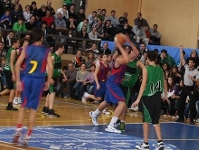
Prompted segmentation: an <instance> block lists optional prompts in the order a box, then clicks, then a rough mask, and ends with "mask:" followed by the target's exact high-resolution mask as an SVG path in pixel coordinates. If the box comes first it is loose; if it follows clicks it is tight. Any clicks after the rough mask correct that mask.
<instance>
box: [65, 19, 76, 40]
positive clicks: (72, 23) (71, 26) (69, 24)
mask: <svg viewBox="0 0 199 150" xmlns="http://www.w3.org/2000/svg"><path fill="white" fill-rule="evenodd" d="M66 26H67V28H68V29H72V31H73V32H74V33H76V26H75V20H74V17H73V16H70V17H69V20H68V21H67V22H66ZM74 33H73V34H74ZM75 36H76V35H75Z"/></svg>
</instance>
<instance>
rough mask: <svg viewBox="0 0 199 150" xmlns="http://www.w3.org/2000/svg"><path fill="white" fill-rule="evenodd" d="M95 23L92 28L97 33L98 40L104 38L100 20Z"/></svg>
mask: <svg viewBox="0 0 199 150" xmlns="http://www.w3.org/2000/svg"><path fill="white" fill-rule="evenodd" d="M96 20H97V22H96V23H94V24H93V26H92V28H96V31H97V33H98V37H99V38H101V39H102V38H104V29H103V24H102V20H101V19H99V18H97V19H96Z"/></svg>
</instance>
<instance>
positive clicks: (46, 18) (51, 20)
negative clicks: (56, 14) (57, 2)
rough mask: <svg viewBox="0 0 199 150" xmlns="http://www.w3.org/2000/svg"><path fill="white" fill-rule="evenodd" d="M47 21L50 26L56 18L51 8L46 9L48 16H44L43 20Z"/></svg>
mask: <svg viewBox="0 0 199 150" xmlns="http://www.w3.org/2000/svg"><path fill="white" fill-rule="evenodd" d="M43 21H45V22H46V24H47V27H50V24H51V23H52V22H54V18H53V17H52V16H51V12H50V11H49V10H46V16H44V17H43V18H42V22H43Z"/></svg>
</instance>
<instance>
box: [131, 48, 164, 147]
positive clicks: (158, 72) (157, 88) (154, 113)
mask: <svg viewBox="0 0 199 150" xmlns="http://www.w3.org/2000/svg"><path fill="white" fill-rule="evenodd" d="M156 59H157V55H156V53H155V52H154V51H149V52H148V54H147V64H148V66H146V68H144V69H142V75H143V79H142V85H141V87H140V91H139V94H138V97H137V100H136V101H135V102H134V103H133V104H132V107H135V106H138V103H139V102H140V100H141V99H142V105H143V132H144V142H143V143H142V144H141V145H137V146H136V148H137V149H149V143H148V134H149V133H148V132H149V123H152V124H153V125H154V128H155V132H156V135H157V138H158V143H157V147H158V150H163V149H164V144H163V142H162V137H161V129H160V124H159V119H160V114H161V108H162V106H161V105H162V100H161V94H162V92H163V89H164V92H165V95H167V88H166V82H165V80H164V73H163V70H162V68H160V67H159V66H157V65H156V63H155V61H156Z"/></svg>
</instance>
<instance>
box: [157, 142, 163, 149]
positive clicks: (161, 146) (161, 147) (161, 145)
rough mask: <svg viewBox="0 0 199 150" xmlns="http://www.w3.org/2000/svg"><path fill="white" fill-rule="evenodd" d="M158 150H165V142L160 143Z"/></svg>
mask: <svg viewBox="0 0 199 150" xmlns="http://www.w3.org/2000/svg"><path fill="white" fill-rule="evenodd" d="M156 150H164V143H163V142H158V143H157V148H156Z"/></svg>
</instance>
